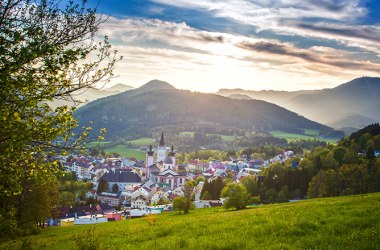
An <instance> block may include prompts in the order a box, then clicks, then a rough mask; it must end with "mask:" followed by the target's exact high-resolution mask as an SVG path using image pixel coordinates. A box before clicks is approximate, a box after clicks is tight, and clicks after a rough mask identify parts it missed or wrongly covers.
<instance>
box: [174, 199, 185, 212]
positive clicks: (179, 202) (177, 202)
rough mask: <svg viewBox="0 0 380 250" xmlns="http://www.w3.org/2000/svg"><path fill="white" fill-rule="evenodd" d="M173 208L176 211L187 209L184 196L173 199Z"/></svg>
mask: <svg viewBox="0 0 380 250" xmlns="http://www.w3.org/2000/svg"><path fill="white" fill-rule="evenodd" d="M173 209H174V210H175V211H179V212H181V211H185V209H186V200H185V198H184V197H176V198H174V200H173Z"/></svg>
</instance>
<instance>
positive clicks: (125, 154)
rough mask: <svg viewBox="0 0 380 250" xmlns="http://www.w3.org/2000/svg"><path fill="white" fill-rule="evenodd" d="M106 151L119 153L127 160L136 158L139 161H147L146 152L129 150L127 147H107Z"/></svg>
mask: <svg viewBox="0 0 380 250" xmlns="http://www.w3.org/2000/svg"><path fill="white" fill-rule="evenodd" d="M105 151H106V152H108V153H118V154H120V155H121V156H122V157H126V158H130V157H135V158H136V159H139V160H145V152H143V151H140V150H137V149H129V148H127V147H126V146H125V145H115V146H112V147H106V148H105Z"/></svg>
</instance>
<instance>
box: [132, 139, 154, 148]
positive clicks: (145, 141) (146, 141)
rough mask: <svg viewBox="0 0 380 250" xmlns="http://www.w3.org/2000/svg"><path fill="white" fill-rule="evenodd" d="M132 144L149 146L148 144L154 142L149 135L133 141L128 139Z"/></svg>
mask: <svg viewBox="0 0 380 250" xmlns="http://www.w3.org/2000/svg"><path fill="white" fill-rule="evenodd" d="M128 142H130V143H131V144H132V145H134V146H138V147H140V146H149V145H150V144H154V143H155V142H154V140H153V139H152V138H150V137H142V138H139V139H136V140H133V141H128Z"/></svg>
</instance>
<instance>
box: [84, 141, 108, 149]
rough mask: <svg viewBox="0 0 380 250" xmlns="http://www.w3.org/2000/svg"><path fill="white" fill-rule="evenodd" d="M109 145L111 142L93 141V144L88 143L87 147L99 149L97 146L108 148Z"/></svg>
mask: <svg viewBox="0 0 380 250" xmlns="http://www.w3.org/2000/svg"><path fill="white" fill-rule="evenodd" d="M109 143H111V141H101V142H98V141H93V142H89V143H87V144H86V147H88V148H92V147H97V146H100V147H104V146H107V144H109Z"/></svg>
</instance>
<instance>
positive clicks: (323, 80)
mask: <svg viewBox="0 0 380 250" xmlns="http://www.w3.org/2000/svg"><path fill="white" fill-rule="evenodd" d="M88 5H89V6H92V7H93V6H95V5H98V7H97V8H98V12H99V13H102V14H104V16H109V18H108V20H107V21H106V22H105V23H103V24H102V25H101V27H100V30H99V35H101V36H104V35H106V36H108V37H109V40H110V43H111V45H112V46H113V48H114V49H116V50H118V53H119V55H122V56H123V60H122V61H120V62H118V64H117V66H116V68H115V73H116V75H118V76H119V77H118V78H115V79H113V80H112V82H111V83H109V85H108V86H111V85H114V84H117V83H123V84H127V85H131V86H134V87H138V86H141V85H143V84H144V83H146V82H148V81H150V80H152V79H159V80H163V81H167V82H169V83H170V84H172V85H173V86H175V87H176V88H179V89H189V90H192V91H200V92H216V91H218V90H219V89H221V88H242V89H247V90H287V91H295V90H301V89H302V90H307V89H322V88H333V87H335V86H337V85H340V84H342V83H345V82H347V81H350V80H352V79H354V78H357V77H361V76H380V1H379V0H367V1H359V0H249V1H248V0H230V1H216V0H192V1H190V0H101V1H100V2H99V1H98V0H89V1H88Z"/></svg>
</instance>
